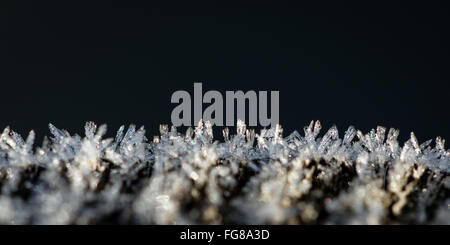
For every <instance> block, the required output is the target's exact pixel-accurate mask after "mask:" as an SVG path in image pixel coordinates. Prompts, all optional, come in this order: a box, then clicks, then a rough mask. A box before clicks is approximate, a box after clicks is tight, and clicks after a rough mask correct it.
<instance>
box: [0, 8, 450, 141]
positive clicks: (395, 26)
mask: <svg viewBox="0 0 450 245" xmlns="http://www.w3.org/2000/svg"><path fill="white" fill-rule="evenodd" d="M166 2H167V4H165V5H162V4H159V3H155V2H154V1H146V2H142V3H137V2H129V1H122V2H119V1H107V2H96V3H95V4H94V3H93V2H90V3H80V2H76V3H75V1H74V2H73V3H68V2H66V1H25V2H24V1H14V2H13V1H10V2H4V1H2V2H1V3H0V6H1V10H0V16H1V19H0V31H1V33H0V52H1V53H0V62H1V63H0V81H1V94H0V103H1V104H0V106H1V107H0V108H1V114H0V115H1V116H0V127H1V128H4V127H5V126H7V125H10V126H11V127H12V129H13V130H15V131H18V132H19V133H21V134H22V135H23V136H24V137H26V134H27V133H28V131H29V130H31V129H34V130H35V131H36V133H37V135H38V144H40V142H41V140H42V137H43V136H44V135H47V134H48V133H49V132H48V129H47V124H48V123H49V122H52V123H53V124H55V125H56V126H57V127H60V128H64V129H67V130H69V131H70V132H71V133H78V134H81V135H84V130H83V126H84V122H85V121H88V120H93V121H95V122H97V123H99V124H101V123H107V124H108V126H109V133H108V135H109V136H112V135H114V131H116V130H117V129H118V127H119V126H120V125H122V124H125V125H128V124H130V123H134V124H137V125H138V126H141V125H144V126H145V128H146V129H147V132H148V133H147V135H148V137H149V138H152V136H153V135H156V134H158V128H159V124H161V123H165V124H168V123H170V114H171V111H172V109H173V108H174V107H175V106H176V105H174V104H171V103H170V97H171V95H172V93H173V92H174V91H176V90H180V89H182V90H187V91H190V92H191V95H192V96H193V83H194V82H203V91H204V92H205V91H207V90H219V91H221V92H222V93H223V94H224V93H225V91H226V90H233V91H234V90H243V91H247V90H255V91H261V90H269V91H270V90H279V91H280V122H281V124H282V126H283V127H284V128H285V135H287V134H288V133H290V132H292V131H293V130H294V129H297V130H299V131H300V132H301V133H303V127H304V126H305V125H307V124H308V123H309V122H310V121H311V120H312V119H319V120H321V122H322V124H323V126H324V127H325V129H324V130H326V129H328V128H329V127H330V126H332V125H333V124H336V125H337V126H338V128H339V129H340V130H341V136H342V134H343V131H344V130H346V129H347V127H348V126H349V125H354V126H355V127H357V128H358V129H361V130H363V131H364V132H367V131H368V130H370V129H371V128H374V127H376V126H377V125H383V126H386V127H395V128H399V129H400V131H401V134H400V135H401V139H402V140H406V139H407V138H408V137H409V132H411V131H414V132H415V133H416V136H417V137H418V138H419V141H421V142H422V141H424V140H427V139H430V138H434V137H436V136H439V135H440V136H442V137H444V138H447V139H449V138H450V130H449V128H448V125H449V123H450V117H449V104H448V102H447V101H448V100H447V96H448V94H449V87H450V86H449V83H450V74H449V67H450V66H449V63H450V61H449V57H450V56H449V54H450V53H449V44H450V35H449V23H450V22H449V19H450V12H449V6H448V4H446V3H445V2H444V1H442V2H432V3H430V2H428V1H427V3H425V1H424V2H423V3H417V4H416V3H412V2H407V3H402V4H392V3H379V2H372V3H366V4H363V5H361V4H355V3H347V4H342V3H334V4H333V3H326V2H322V1H319V2H318V4H317V6H312V5H311V4H306V3H297V4H292V3H281V2H278V3H279V4H276V5H275V4H274V3H271V4H266V3H261V2H259V3H257V4H256V3H255V4H247V5H243V4H242V3H240V5H235V6H228V5H226V4H215V3H211V2H209V3H206V4H205V3H201V4H200V3H198V4H187V3H184V4H180V3H175V2H171V1H166ZM204 108H205V106H204ZM215 133H216V134H217V135H219V134H220V130H218V129H216V131H215ZM220 139H221V137H220Z"/></svg>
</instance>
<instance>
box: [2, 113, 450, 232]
mask: <svg viewBox="0 0 450 245" xmlns="http://www.w3.org/2000/svg"><path fill="white" fill-rule="evenodd" d="M49 129H50V134H51V135H50V136H49V137H45V139H44V142H43V144H42V145H40V146H35V145H34V138H35V133H34V132H33V131H31V132H30V133H29V135H28V136H27V137H26V138H25V139H24V138H22V137H21V136H20V135H19V134H17V133H16V132H14V131H13V130H11V128H10V127H7V128H5V129H4V130H3V132H2V133H1V135H0V223H1V224H111V223H112V224H450V219H448V217H450V208H449V205H450V203H449V200H450V195H449V193H450V177H449V174H450V151H449V150H446V149H445V140H444V139H442V138H440V137H437V138H436V139H435V140H434V142H433V140H428V141H425V142H419V141H418V140H417V138H416V136H415V135H414V133H411V134H410V138H409V139H408V140H407V141H406V142H405V143H403V144H401V143H400V142H399V141H398V139H397V138H398V136H399V130H398V129H393V128H391V129H388V130H387V129H386V128H384V127H381V126H378V127H376V128H375V129H373V130H371V131H369V132H367V133H364V132H362V131H360V130H357V129H355V128H354V127H353V126H350V127H349V128H348V129H346V130H345V131H343V133H339V131H338V129H337V127H336V126H332V127H331V128H330V129H328V130H327V131H326V132H324V133H322V134H321V130H322V125H321V123H320V122H319V121H311V123H310V124H309V125H308V126H306V127H304V129H303V134H300V133H299V131H294V132H292V133H291V134H289V135H287V136H284V135H283V133H284V132H283V128H282V127H281V126H280V125H275V126H274V127H272V128H269V129H264V130H261V131H260V132H259V133H256V132H255V131H254V130H252V129H249V128H247V126H246V125H245V123H244V122H243V121H238V123H237V130H236V133H232V132H230V130H229V129H227V128H226V129H224V130H223V140H220V139H219V140H218V139H214V138H213V130H214V128H213V126H212V124H211V123H210V122H208V121H202V120H200V121H199V123H198V125H197V126H196V127H195V128H188V129H187V131H186V132H183V133H182V132H178V131H177V128H176V127H173V126H169V125H161V126H160V135H159V136H154V137H152V138H151V139H152V140H151V141H149V140H148V139H147V137H146V134H145V129H144V128H143V127H139V128H138V127H136V126H135V125H130V126H129V127H125V126H121V127H120V128H119V129H118V131H117V133H116V136H115V137H114V138H105V134H106V130H107V128H106V125H100V126H98V125H96V124H95V123H94V122H88V123H86V125H85V133H84V136H79V135H71V134H70V133H69V132H68V131H66V130H62V129H58V128H57V127H56V126H54V125H52V124H49ZM386 132H387V133H386ZM341 137H342V138H341ZM446 217H447V218H446Z"/></svg>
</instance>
